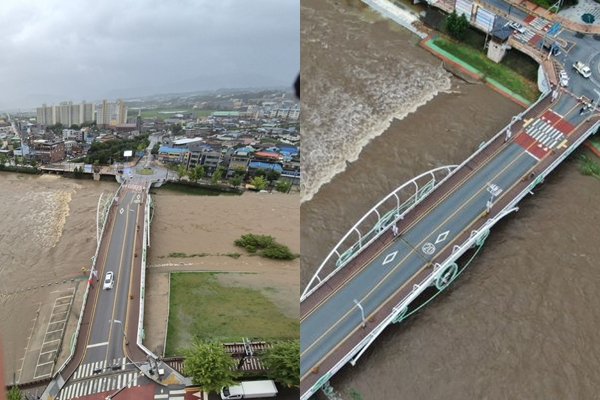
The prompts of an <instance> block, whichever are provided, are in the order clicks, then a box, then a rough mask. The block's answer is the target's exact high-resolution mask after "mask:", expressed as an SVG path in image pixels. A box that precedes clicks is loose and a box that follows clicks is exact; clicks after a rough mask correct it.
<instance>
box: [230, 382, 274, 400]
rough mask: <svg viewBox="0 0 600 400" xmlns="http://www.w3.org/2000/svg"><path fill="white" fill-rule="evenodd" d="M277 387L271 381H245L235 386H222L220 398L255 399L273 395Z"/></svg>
mask: <svg viewBox="0 0 600 400" xmlns="http://www.w3.org/2000/svg"><path fill="white" fill-rule="evenodd" d="M276 395H277V387H276V386H275V382H273V381H246V382H240V383H238V384H237V385H235V386H224V387H223V388H222V389H221V398H222V399H223V400H229V399H232V400H233V399H257V398H261V397H275V396H276Z"/></svg>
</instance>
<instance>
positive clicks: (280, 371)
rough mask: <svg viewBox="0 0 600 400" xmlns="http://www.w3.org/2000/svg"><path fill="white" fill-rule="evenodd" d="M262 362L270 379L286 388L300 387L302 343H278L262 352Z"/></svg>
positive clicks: (294, 341) (297, 341)
mask: <svg viewBox="0 0 600 400" xmlns="http://www.w3.org/2000/svg"><path fill="white" fill-rule="evenodd" d="M260 360H261V362H262V363H263V365H264V366H265V367H267V368H268V369H269V371H268V375H269V378H271V379H273V380H274V381H277V382H279V383H281V384H282V385H285V386H288V387H290V386H300V341H299V340H292V341H285V342H276V343H274V344H273V347H272V348H269V349H265V350H263V351H262V355H261V357H260Z"/></svg>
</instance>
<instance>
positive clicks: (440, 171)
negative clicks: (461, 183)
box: [300, 165, 456, 301]
mask: <svg viewBox="0 0 600 400" xmlns="http://www.w3.org/2000/svg"><path fill="white" fill-rule="evenodd" d="M454 168H456V166H455V165H450V166H444V167H439V168H435V169H432V170H431V171H427V172H425V173H423V174H421V175H419V176H417V177H416V178H414V179H412V180H410V181H408V182H406V183H404V184H403V185H401V186H399V187H398V188H396V189H395V190H394V191H393V192H391V193H390V194H388V195H387V196H386V197H385V198H384V199H383V200H381V201H380V202H379V203H377V204H376V205H375V206H374V207H373V208H371V209H370V210H369V211H367V213H366V214H365V215H364V216H363V217H362V218H361V219H360V220H358V222H357V223H356V224H354V226H353V227H352V228H350V230H349V231H348V233H346V235H344V237H343V238H342V239H341V240H340V241H339V242H338V244H337V245H336V246H335V247H334V248H333V250H332V251H331V252H330V253H329V254H328V255H327V257H325V260H324V261H323V262H322V263H321V265H320V266H319V268H318V269H317V271H316V272H315V274H314V275H313V277H312V278H311V280H310V281H309V283H308V285H307V286H306V288H305V289H304V292H303V293H302V296H301V297H300V301H303V300H304V299H306V298H307V297H308V296H310V295H311V294H312V293H314V291H315V290H317V289H318V288H319V287H321V286H322V285H323V284H324V283H325V282H327V281H328V280H329V279H331V277H332V276H334V275H335V274H336V273H337V272H338V271H339V270H341V269H342V268H344V267H345V266H346V265H348V263H349V262H350V261H352V260H353V259H354V258H355V257H356V256H358V255H359V254H360V253H361V252H362V251H363V250H364V249H365V248H368V247H369V246H370V245H371V244H372V243H373V242H374V241H375V240H377V238H379V237H380V236H381V235H383V234H384V233H385V232H386V231H387V230H388V229H389V228H390V227H391V226H392V225H393V224H395V223H397V222H398V221H399V220H400V219H402V218H403V217H404V215H406V213H408V212H409V211H410V210H412V209H413V208H414V207H415V206H416V205H417V204H418V203H419V202H420V201H421V200H422V199H424V198H425V197H427V196H428V195H429V193H431V192H432V191H433V189H434V188H435V187H437V185H439V184H440V183H441V182H443V181H444V179H445V178H446V177H447V176H449V175H450V174H451V173H452V171H453V169H454ZM328 270H331V271H330V272H329V273H328V275H327V276H326V277H324V278H323V279H321V278H320V276H319V274H320V273H321V272H322V271H325V272H327V271H328Z"/></svg>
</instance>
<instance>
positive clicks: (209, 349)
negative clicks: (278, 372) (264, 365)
mask: <svg viewBox="0 0 600 400" xmlns="http://www.w3.org/2000/svg"><path fill="white" fill-rule="evenodd" d="M183 354H184V355H185V363H184V364H183V373H184V374H185V375H187V376H189V377H191V378H192V382H193V383H194V385H199V386H201V387H202V389H203V390H204V391H206V392H207V393H208V392H212V391H214V392H219V391H220V390H221V388H222V387H223V386H231V385H234V384H235V381H234V379H235V378H236V377H237V374H236V373H235V372H234V370H233V369H234V368H235V365H236V362H235V360H234V359H233V358H231V355H230V354H229V353H227V352H226V351H225V348H224V347H223V345H222V344H221V343H218V342H208V343H204V342H201V341H200V340H198V339H197V338H196V339H194V341H193V342H192V347H191V348H188V349H184V350H183ZM298 359H300V354H299V353H298Z"/></svg>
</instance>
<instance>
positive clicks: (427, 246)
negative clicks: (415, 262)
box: [421, 242, 435, 256]
mask: <svg viewBox="0 0 600 400" xmlns="http://www.w3.org/2000/svg"><path fill="white" fill-rule="evenodd" d="M421 250H422V251H423V253H425V254H427V255H428V256H430V255H432V254H433V253H435V245H434V244H433V243H431V242H426V243H424V244H423V247H421Z"/></svg>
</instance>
